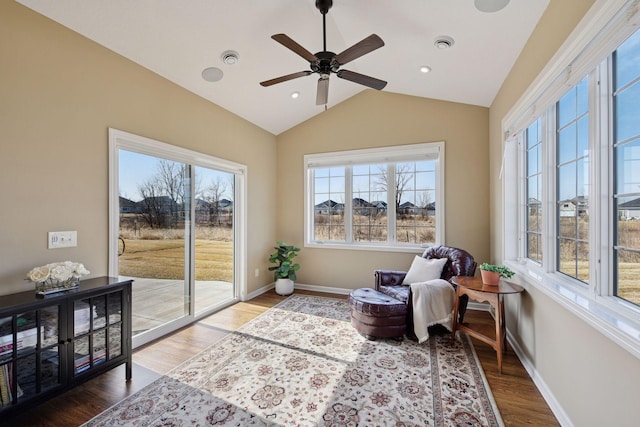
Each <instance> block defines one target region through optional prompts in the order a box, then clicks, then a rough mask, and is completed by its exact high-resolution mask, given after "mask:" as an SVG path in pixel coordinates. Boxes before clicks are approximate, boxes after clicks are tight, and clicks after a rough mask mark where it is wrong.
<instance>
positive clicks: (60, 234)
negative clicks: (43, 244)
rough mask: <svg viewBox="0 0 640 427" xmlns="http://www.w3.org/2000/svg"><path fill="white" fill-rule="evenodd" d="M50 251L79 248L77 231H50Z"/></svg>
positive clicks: (48, 241)
mask: <svg viewBox="0 0 640 427" xmlns="http://www.w3.org/2000/svg"><path fill="white" fill-rule="evenodd" d="M47 243H48V248H49V249H58V248H72V247H75V246H78V232H77V231H50V232H49V233H48V237H47Z"/></svg>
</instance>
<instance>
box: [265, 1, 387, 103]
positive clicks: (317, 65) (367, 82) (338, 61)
mask: <svg viewBox="0 0 640 427" xmlns="http://www.w3.org/2000/svg"><path fill="white" fill-rule="evenodd" d="M331 6H333V0H316V7H317V8H318V10H319V11H320V13H321V14H322V42H323V44H322V45H323V50H322V51H321V52H317V53H316V54H313V53H311V52H309V51H308V50H307V49H305V48H304V47H302V46H300V45H299V44H298V43H296V42H295V41H294V40H293V39H291V38H290V37H289V36H287V35H286V34H274V35H273V36H271V38H272V39H274V40H275V41H277V42H278V43H280V44H281V45H283V46H284V47H286V48H287V49H289V50H291V51H293V52H294V53H296V54H298V55H299V56H301V57H302V58H304V59H305V60H307V61H308V62H309V68H310V70H307V71H298V72H296V73H292V74H287V75H285V76H281V77H276V78H275V79H271V80H265V81H263V82H260V85H262V86H264V87H267V86H271V85H274V84H278V83H282V82H286V81H288V80H292V79H297V78H299V77H304V76H308V75H309V74H314V73H316V74H319V76H320V78H319V79H318V89H317V94H316V105H325V106H326V104H327V101H328V99H329V76H330V75H331V73H333V74H335V75H337V76H338V77H339V78H341V79H344V80H349V81H351V82H354V83H358V84H361V85H364V86H367V87H370V88H372V89H376V90H382V89H383V88H384V87H385V86H386V85H387V82H386V81H383V80H380V79H376V78H374V77H369V76H366V75H364V74H360V73H356V72H354V71H349V70H344V69H341V68H340V67H341V66H343V65H345V64H347V63H349V62H351V61H353V60H355V59H358V58H360V57H361V56H363V55H365V54H367V53H369V52H372V51H374V50H376V49H378V48H380V47H382V46H384V41H382V39H381V38H380V37H378V36H377V35H376V34H371V35H370V36H369V37H366V38H365V39H363V40H361V41H360V42H358V43H356V44H354V45H353V46H351V47H350V48H348V49H346V50H344V51H342V52H341V53H339V54H335V53H334V52H331V51H328V50H327V23H326V15H327V12H329V9H331Z"/></svg>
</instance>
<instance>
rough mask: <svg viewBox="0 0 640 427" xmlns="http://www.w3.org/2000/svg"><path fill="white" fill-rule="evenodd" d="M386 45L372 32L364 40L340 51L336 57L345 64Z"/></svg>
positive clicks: (340, 62)
mask: <svg viewBox="0 0 640 427" xmlns="http://www.w3.org/2000/svg"><path fill="white" fill-rule="evenodd" d="M382 46H384V42H383V41H382V39H381V38H380V37H378V36H377V35H376V34H371V35H370V36H369V37H367V38H365V39H364V40H361V41H359V42H358V43H356V44H354V45H353V46H351V47H350V48H348V49H347V50H345V51H343V52H340V53H339V54H337V55H336V57H335V59H336V61H337V62H338V64H340V65H344V64H346V63H347V62H351V61H353V60H354V59H357V58H360V57H361V56H362V55H364V54H367V53H369V52H371V51H374V50H376V49H378V48H380V47H382Z"/></svg>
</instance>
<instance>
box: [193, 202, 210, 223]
mask: <svg viewBox="0 0 640 427" xmlns="http://www.w3.org/2000/svg"><path fill="white" fill-rule="evenodd" d="M210 218H211V203H209V202H207V201H206V200H202V199H196V223H203V222H209V219H210Z"/></svg>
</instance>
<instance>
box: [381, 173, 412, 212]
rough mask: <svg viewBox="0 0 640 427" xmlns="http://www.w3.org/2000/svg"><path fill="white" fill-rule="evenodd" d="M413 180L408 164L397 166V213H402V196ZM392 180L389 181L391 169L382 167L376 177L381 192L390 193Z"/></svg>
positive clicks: (395, 188) (395, 187)
mask: <svg viewBox="0 0 640 427" xmlns="http://www.w3.org/2000/svg"><path fill="white" fill-rule="evenodd" d="M412 178H413V172H411V168H410V166H409V165H408V164H402V165H397V166H396V173H395V180H394V181H393V182H394V190H395V203H396V212H399V211H400V201H401V200H402V195H403V194H404V192H405V191H406V190H407V187H408V185H409V183H410V182H411V179H412ZM390 182H391V180H390V179H389V169H388V168H387V167H385V166H380V167H379V169H378V174H377V175H376V186H377V188H378V189H379V190H380V191H388V190H389V188H390V187H391V185H390Z"/></svg>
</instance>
